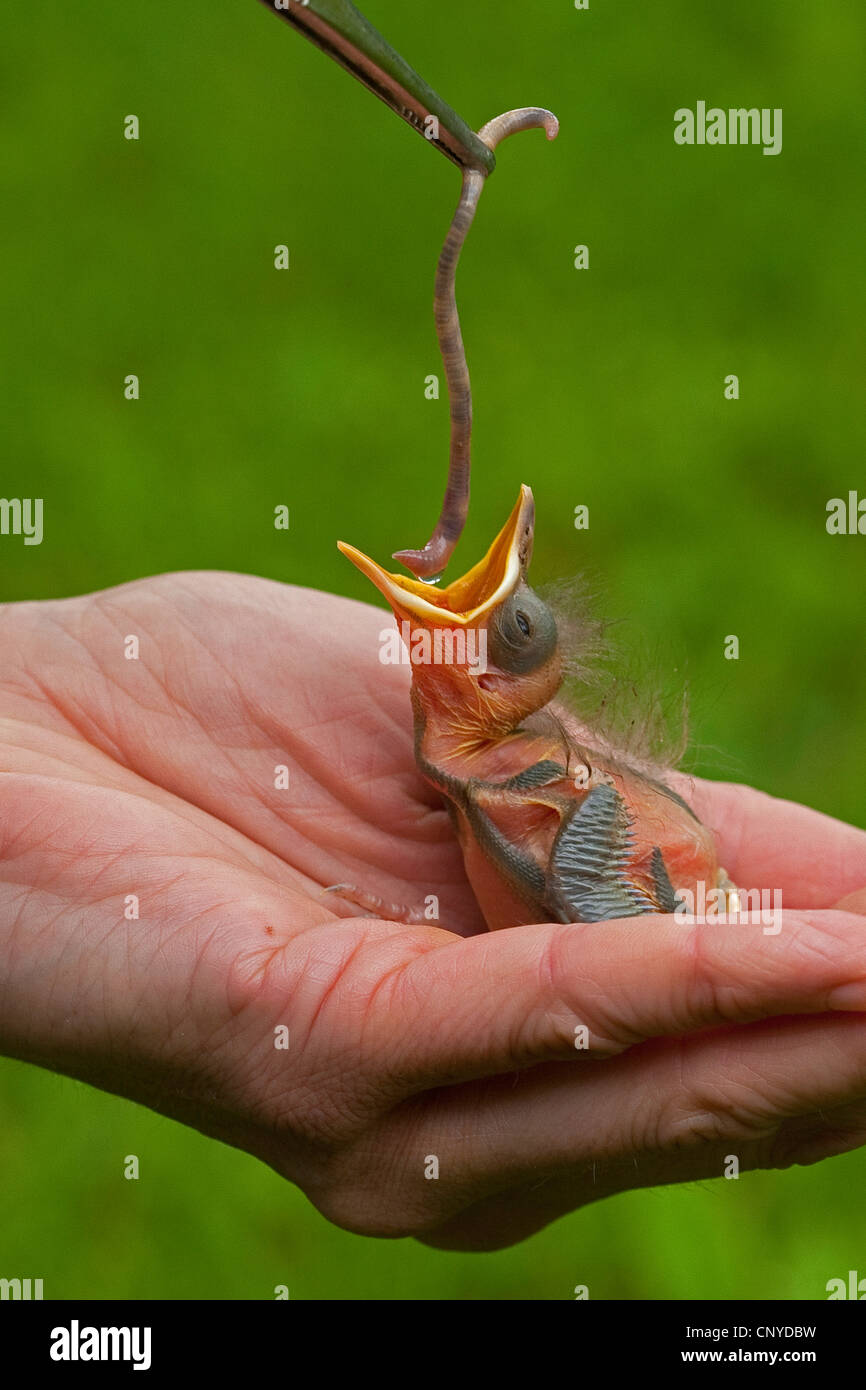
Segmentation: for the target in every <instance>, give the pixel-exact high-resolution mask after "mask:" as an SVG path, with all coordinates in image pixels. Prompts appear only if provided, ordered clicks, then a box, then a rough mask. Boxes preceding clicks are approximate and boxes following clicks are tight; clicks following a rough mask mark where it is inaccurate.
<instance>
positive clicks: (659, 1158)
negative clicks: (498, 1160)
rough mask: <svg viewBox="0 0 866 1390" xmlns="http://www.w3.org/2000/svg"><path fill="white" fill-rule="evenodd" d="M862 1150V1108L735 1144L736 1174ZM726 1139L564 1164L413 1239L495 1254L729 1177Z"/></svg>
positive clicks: (793, 1122) (824, 1113)
mask: <svg viewBox="0 0 866 1390" xmlns="http://www.w3.org/2000/svg"><path fill="white" fill-rule="evenodd" d="M864 1144H866V1101H862V1100H858V1101H854V1102H852V1103H850V1104H848V1105H841V1106H836V1107H834V1108H833V1109H829V1110H827V1109H824V1110H821V1111H817V1112H813V1113H810V1114H808V1115H803V1116H796V1117H795V1118H793V1119H790V1120H784V1121H783V1122H782V1124H781V1126H780V1127H779V1130H778V1133H777V1134H776V1135H775V1136H774V1137H773V1138H772V1139H771V1141H770V1145H771V1153H770V1154H769V1156H768V1141H767V1140H766V1139H756V1140H750V1141H748V1142H747V1143H745V1144H744V1143H743V1142H742V1141H738V1143H737V1154H736V1157H737V1160H738V1167H739V1171H741V1172H746V1171H748V1170H750V1169H754V1168H765V1167H772V1168H787V1167H789V1166H791V1165H792V1164H809V1163H817V1162H819V1161H820V1160H821V1159H824V1158H829V1157H831V1156H833V1155H836V1154H842V1153H849V1152H851V1151H852V1150H854V1149H857V1148H861V1147H862V1146H863V1145H864ZM730 1150H731V1144H730V1143H729V1142H728V1141H727V1140H722V1141H721V1142H718V1143H715V1144H709V1143H708V1144H706V1145H702V1146H700V1147H695V1148H692V1149H683V1150H680V1151H679V1152H678V1153H677V1155H676V1158H675V1161H674V1162H673V1163H672V1159H671V1155H670V1154H641V1155H640V1156H639V1157H638V1155H636V1154H624V1155H623V1156H621V1157H618V1158H615V1159H607V1160H605V1161H603V1162H591V1163H589V1164H587V1163H578V1164H568V1165H566V1166H565V1168H564V1169H562V1170H561V1171H560V1172H559V1173H557V1174H556V1175H554V1176H552V1177H551V1176H549V1177H542V1178H539V1177H538V1175H534V1176H533V1177H532V1178H531V1179H530V1180H529V1181H528V1182H526V1181H524V1182H523V1183H520V1184H516V1185H515V1186H513V1187H510V1188H508V1189H507V1190H506V1191H504V1192H495V1193H493V1194H492V1195H490V1196H487V1197H483V1198H481V1199H480V1201H477V1202H474V1203H473V1204H472V1205H471V1206H469V1207H467V1208H466V1209H464V1210H462V1211H460V1212H458V1213H457V1214H456V1215H454V1216H450V1217H449V1218H448V1219H447V1220H445V1221H444V1222H442V1223H441V1224H440V1225H439V1226H437V1227H435V1228H434V1229H433V1230H431V1231H428V1232H425V1233H423V1234H421V1235H420V1236H419V1239H420V1240H421V1241H422V1242H423V1243H424V1244H425V1245H431V1246H433V1247H435V1248H436V1249H440V1250H465V1251H468V1250H473V1251H480V1250H488V1251H489V1250H501V1249H503V1248H504V1247H506V1246H508V1245H514V1244H516V1243H517V1242H518V1241H521V1240H526V1238H527V1237H528V1236H531V1235H534V1234H535V1232H537V1231H540V1230H541V1229H542V1228H543V1227H544V1226H547V1225H549V1224H550V1223H551V1222H552V1221H557V1220H558V1219H559V1218H560V1217H562V1216H565V1215H567V1214H568V1213H569V1212H573V1211H576V1210H577V1209H578V1208H579V1207H583V1206H586V1205H587V1204H588V1203H589V1202H594V1201H600V1200H601V1199H602V1198H603V1197H607V1196H610V1195H611V1194H612V1193H616V1192H625V1191H631V1190H633V1189H635V1188H645V1187H659V1186H663V1185H668V1184H672V1183H681V1182H701V1181H706V1179H708V1178H718V1177H720V1176H721V1175H722V1174H723V1173H725V1174H728V1175H730V1174H731V1173H732V1169H731V1163H730Z"/></svg>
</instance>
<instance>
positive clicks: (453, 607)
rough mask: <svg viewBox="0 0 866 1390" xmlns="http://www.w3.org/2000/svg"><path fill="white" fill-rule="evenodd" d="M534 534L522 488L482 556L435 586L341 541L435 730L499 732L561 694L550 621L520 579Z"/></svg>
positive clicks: (491, 734) (529, 505) (545, 609)
mask: <svg viewBox="0 0 866 1390" xmlns="http://www.w3.org/2000/svg"><path fill="white" fill-rule="evenodd" d="M534 530H535V504H534V502H533V498H532V493H531V491H530V489H529V488H528V487H521V489H520V496H519V497H518V499H517V503H516V505H515V507H514V510H513V511H512V513H511V515H510V517H509V518H508V521H507V522H506V523H505V525H504V526H503V528H502V530H501V531H500V533H499V535H498V536H497V537H496V540H495V541H494V542H493V544H492V545H491V547H490V549H489V550H488V552H487V554H486V555H485V556H484V559H483V560H481V561H479V563H478V564H477V565H475V566H474V567H473V568H472V569H471V570H469V572H468V573H467V574H465V575H464V576H463V578H462V579H455V580H454V581H453V583H451V584H448V585H447V586H446V587H444V588H441V589H440V588H437V587H435V586H433V585H431V584H425V583H423V582H421V581H419V580H417V579H410V578H407V577H406V576H404V575H399V574H391V573H389V572H388V571H387V570H385V569H383V568H382V567H381V565H378V564H376V562H375V561H374V560H371V559H370V558H369V557H368V556H367V555H364V554H363V553H362V552H361V551H360V550H356V549H355V547H354V546H352V545H347V544H346V543H345V542H343V541H340V542H338V544H339V548H340V550H341V551H342V553H343V554H344V555H346V556H347V557H348V558H349V559H350V560H351V561H352V563H353V564H354V565H356V566H357V568H358V569H359V570H360V571H361V573H362V574H365V575H366V576H367V578H368V579H370V580H371V581H372V582H373V583H374V584H375V586H376V588H377V589H378V590H379V591H380V593H381V594H383V595H384V597H385V598H386V599H387V601H388V603H389V604H390V606H391V609H392V612H393V614H394V617H395V618H396V620H397V624H398V629H399V632H400V636H401V637H402V640H403V642H404V644H405V646H406V649H407V652H408V655H409V660H410V663H411V666H412V679H413V689H414V698H415V700H416V703H417V704H419V705H420V707H421V710H422V712H423V715H424V717H425V718H426V719H431V718H432V719H435V720H436V722H437V724H438V725H439V726H440V727H442V726H445V727H451V728H452V729H453V730H455V731H457V730H459V731H460V732H461V733H462V734H464V735H475V736H477V737H481V738H494V737H497V736H502V735H504V734H507V733H509V732H511V730H513V729H514V728H516V727H517V725H518V724H519V723H520V722H521V720H523V719H525V718H526V717H527V716H528V715H530V714H532V713H533V712H534V711H535V710H538V709H541V708H542V706H543V705H546V704H547V702H548V701H549V700H550V699H552V697H553V696H554V694H555V693H556V691H557V689H558V688H559V685H560V682H561V679H562V668H561V659H560V651H559V639H558V634H557V630H556V623H555V621H554V618H553V614H552V613H551V612H550V609H549V608H548V607H547V606H546V604H544V603H543V602H542V600H541V599H540V598H539V597H538V595H537V594H536V593H534V592H533V590H532V589H531V588H530V587H529V585H528V584H527V583H526V571H527V569H528V566H529V561H530V558H531V555H532V541H533V536H534Z"/></svg>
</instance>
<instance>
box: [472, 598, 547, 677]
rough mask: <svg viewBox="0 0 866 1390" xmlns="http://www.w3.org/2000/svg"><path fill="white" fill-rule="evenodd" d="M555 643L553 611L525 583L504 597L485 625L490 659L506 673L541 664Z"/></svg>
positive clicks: (530, 668)
mask: <svg viewBox="0 0 866 1390" xmlns="http://www.w3.org/2000/svg"><path fill="white" fill-rule="evenodd" d="M556 643H557V633H556V623H555V622H554V620H553V614H552V613H551V611H550V609H549V608H548V607H547V606H546V605H545V604H543V603H542V601H541V599H540V598H539V597H538V595H537V594H534V593H533V592H532V590H531V589H530V588H528V587H527V585H525V584H522V585H521V586H520V588H519V589H518V591H517V592H516V593H514V594H512V595H511V597H510V598H507V599H506V600H505V602H504V603H503V604H502V607H501V608H500V609H499V611H498V612H497V613H496V614H495V615H494V617H493V619H492V621H491V623H490V627H489V629H488V652H489V656H490V659H491V661H492V662H493V663H494V665H496V666H498V667H499V669H500V671H507V672H508V674H509V675H514V676H522V675H526V674H527V672H529V671H535V670H537V669H538V667H539V666H543V665H544V663H545V662H546V661H548V660H549V659H550V657H551V656H552V655H553V653H554V651H555V650H556Z"/></svg>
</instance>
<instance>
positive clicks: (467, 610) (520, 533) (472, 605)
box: [337, 485, 535, 627]
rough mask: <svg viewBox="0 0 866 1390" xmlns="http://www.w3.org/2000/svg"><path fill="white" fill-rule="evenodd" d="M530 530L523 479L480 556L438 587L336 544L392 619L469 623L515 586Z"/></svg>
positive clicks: (529, 501)
mask: <svg viewBox="0 0 866 1390" xmlns="http://www.w3.org/2000/svg"><path fill="white" fill-rule="evenodd" d="M534 532H535V503H534V501H533V498H532V492H531V491H530V489H529V488H528V487H526V486H525V485H524V486H523V487H521V489H520V496H519V497H518V499H517V502H516V504H515V507H514V510H513V511H512V513H511V516H510V517H509V518H508V520H507V521H506V523H505V525H504V526H503V528H502V530H501V531H500V532H499V535H498V536H497V537H496V540H495V541H494V542H493V544H492V545H491V547H490V549H489V550H488V552H487V554H486V555H485V556H484V559H483V560H480V561H479V563H478V564H477V565H475V566H473V568H472V569H471V570H470V571H469V572H468V574H465V575H464V576H463V578H462V579H455V580H454V582H453V583H451V584H449V585H447V587H446V588H444V589H436V588H434V587H433V586H432V585H430V584H424V583H421V582H420V581H419V580H417V579H409V578H407V577H405V576H404V575H402V574H390V573H389V572H388V570H385V569H383V568H382V566H381V565H377V564H376V562H375V560H371V559H370V558H369V556H367V555H364V554H363V553H362V551H360V550H356V549H355V547H354V546H353V545H347V544H346V542H345V541H338V542H337V545H338V547H339V549H340V550H341V551H342V552H343V554H344V555H346V556H348V558H349V559H350V560H351V561H352V564H353V565H356V566H357V568H358V569H359V570H360V571H361V573H362V574H366V576H367V578H368V579H370V580H372V582H373V583H374V584H375V585H376V588H377V589H378V590H379V592H380V593H381V594H384V596H385V598H386V599H387V600H388V602H389V603H390V605H391V607H392V608H393V610H394V613H395V614H396V616H397V618H398V620H400V621H401V620H403V619H406V618H408V619H410V620H411V619H413V618H414V619H417V620H418V621H420V622H422V623H438V624H442V625H444V626H447V627H472V626H475V625H476V624H477V623H479V621H481V620H483V618H484V617H485V615H486V614H488V613H489V612H490V611H491V610H492V609H494V608H495V607H496V606H497V605H498V604H500V603H502V602H504V600H505V599H506V598H508V596H509V594H511V593H513V592H514V590H515V589H516V588H517V585H518V584H519V583H520V581H521V579H522V578H523V577H524V575H525V573H526V570H527V568H528V565H529V561H530V558H531V556H532V540H533V535H534Z"/></svg>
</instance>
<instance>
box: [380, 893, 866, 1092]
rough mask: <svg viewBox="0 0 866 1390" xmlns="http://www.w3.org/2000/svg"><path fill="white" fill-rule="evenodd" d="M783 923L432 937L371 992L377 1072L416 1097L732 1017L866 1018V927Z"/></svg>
mask: <svg viewBox="0 0 866 1390" xmlns="http://www.w3.org/2000/svg"><path fill="white" fill-rule="evenodd" d="M777 925H778V926H779V927H780V930H779V931H778V934H777V935H770V934H765V932H764V930H763V929H762V928H761V927H760V926H756V925H745V924H744V925H737V924H731V925H728V926H718V925H716V926H710V925H706V924H705V925H689V924H688V923H685V922H683V921H682V920H681V919H678V918H675V917H662V916H653V917H640V918H632V919H629V920H628V921H622V922H600V923H587V924H582V925H575V926H531V927H513V928H511V929H510V930H509V931H505V932H493V933H488V934H487V935H483V936H476V937H471V938H469V939H466V940H462V939H461V940H459V941H453V940H451V941H448V942H447V944H444V945H441V946H434V945H433V944H432V938H431V946H430V948H429V949H427V950H426V951H424V952H423V953H422V954H419V955H417V956H415V958H414V959H412V960H411V961H409V962H407V963H405V964H404V965H403V966H402V968H399V969H396V970H394V969H393V967H392V969H391V972H390V974H389V975H388V977H387V978H386V979H385V980H383V981H382V982H381V983H380V984H379V985H378V987H377V989H376V991H375V994H374V995H373V997H372V1000H371V1005H370V1009H369V1013H370V1026H371V1028H374V1029H375V1028H376V1025H377V1024H378V1029H377V1030H376V1032H377V1033H378V1036H380V1037H384V1038H387V1039H388V1047H387V1054H386V1055H385V1056H384V1058H383V1056H382V1054H381V1052H378V1051H377V1054H376V1065H377V1066H379V1067H380V1068H382V1070H383V1072H384V1073H385V1074H386V1075H387V1076H388V1077H389V1078H391V1080H392V1081H394V1082H396V1083H397V1084H398V1085H399V1086H402V1087H404V1088H405V1090H406V1091H409V1092H411V1091H418V1090H423V1089H425V1088H426V1087H428V1086H431V1085H436V1084H441V1083H443V1082H449V1081H459V1080H466V1079H470V1078H472V1077H475V1076H486V1075H492V1074H496V1073H499V1072H511V1071H514V1070H515V1069H517V1068H520V1067H524V1066H527V1065H532V1064H533V1063H537V1062H541V1061H547V1060H554V1059H557V1058H560V1059H561V1058H572V1059H574V1060H576V1061H577V1062H578V1063H585V1062H586V1060H587V1057H606V1056H611V1055H615V1054H617V1053H619V1052H621V1051H623V1050H624V1049H625V1048H627V1047H629V1046H632V1045H633V1044H635V1043H637V1042H641V1041H643V1040H644V1039H646V1038H652V1037H661V1036H665V1035H668V1034H681V1033H690V1032H694V1031H696V1030H697V1029H700V1028H710V1027H714V1026H718V1025H721V1024H726V1023H739V1022H748V1021H750V1020H753V1019H758V1018H765V1017H772V1016H779V1015H783V1014H794V1013H796V1014H804V1013H816V1012H828V1011H832V1010H835V1009H840V1010H846V1011H848V1010H851V1009H864V1010H866V919H864V918H863V917H862V916H859V915H857V914H854V913H837V912H823V913H817V912H813V913H782V914H780V921H779V923H778V924H777ZM446 940H447V938H446ZM374 1035H375V1033H374Z"/></svg>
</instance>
